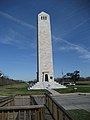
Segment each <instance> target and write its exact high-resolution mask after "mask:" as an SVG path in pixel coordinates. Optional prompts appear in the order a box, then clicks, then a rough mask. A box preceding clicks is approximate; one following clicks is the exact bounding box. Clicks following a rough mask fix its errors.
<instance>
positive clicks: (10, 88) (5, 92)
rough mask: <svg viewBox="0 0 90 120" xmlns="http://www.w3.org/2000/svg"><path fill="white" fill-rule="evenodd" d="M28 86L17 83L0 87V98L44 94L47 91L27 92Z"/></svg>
mask: <svg viewBox="0 0 90 120" xmlns="http://www.w3.org/2000/svg"><path fill="white" fill-rule="evenodd" d="M27 87H28V85H27V84H26V83H17V84H12V85H4V86H0V95H1V96H10V95H16V94H36V95H39V94H44V93H46V92H48V91H47V90H29V91H28V90H27Z"/></svg>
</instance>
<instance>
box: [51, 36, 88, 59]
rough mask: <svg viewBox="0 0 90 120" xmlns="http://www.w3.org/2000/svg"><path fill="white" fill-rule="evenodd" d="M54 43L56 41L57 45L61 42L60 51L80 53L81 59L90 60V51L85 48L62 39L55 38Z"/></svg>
mask: <svg viewBox="0 0 90 120" xmlns="http://www.w3.org/2000/svg"><path fill="white" fill-rule="evenodd" d="M53 39H54V41H56V43H59V42H60V46H59V48H58V49H59V50H60V51H68V50H72V51H73V50H74V51H76V52H77V53H79V57H81V58H83V59H87V60H90V51H88V50H87V49H85V48H83V47H82V46H80V45H77V44H73V43H71V42H68V41H67V40H65V39H62V38H58V37H55V36H53Z"/></svg>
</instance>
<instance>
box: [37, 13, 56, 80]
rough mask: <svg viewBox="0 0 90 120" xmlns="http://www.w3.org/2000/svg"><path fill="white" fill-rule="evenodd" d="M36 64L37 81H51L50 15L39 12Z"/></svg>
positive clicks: (52, 78)
mask: <svg viewBox="0 0 90 120" xmlns="http://www.w3.org/2000/svg"><path fill="white" fill-rule="evenodd" d="M37 44H38V54H37V57H38V58H37V59H38V63H37V64H38V65H37V71H38V72H37V74H38V81H39V82H45V81H48V82H52V81H54V77H53V59H52V40H51V25H50V16H49V15H48V14H47V13H45V12H41V13H40V14H38V43H37Z"/></svg>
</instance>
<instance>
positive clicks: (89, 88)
mask: <svg viewBox="0 0 90 120" xmlns="http://www.w3.org/2000/svg"><path fill="white" fill-rule="evenodd" d="M74 88H77V90H75V89H74ZM55 90H56V91H57V92H60V93H75V92H82V93H90V85H76V86H69V87H67V88H61V89H55Z"/></svg>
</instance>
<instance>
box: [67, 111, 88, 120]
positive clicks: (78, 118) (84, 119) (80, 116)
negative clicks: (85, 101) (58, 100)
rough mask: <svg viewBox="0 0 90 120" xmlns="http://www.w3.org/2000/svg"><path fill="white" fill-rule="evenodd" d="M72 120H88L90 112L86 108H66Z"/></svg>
mask: <svg viewBox="0 0 90 120" xmlns="http://www.w3.org/2000/svg"><path fill="white" fill-rule="evenodd" d="M68 112H69V114H70V115H71V116H72V118H73V119H74V120H90V112H88V111H86V110H79V109H76V110H68Z"/></svg>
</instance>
